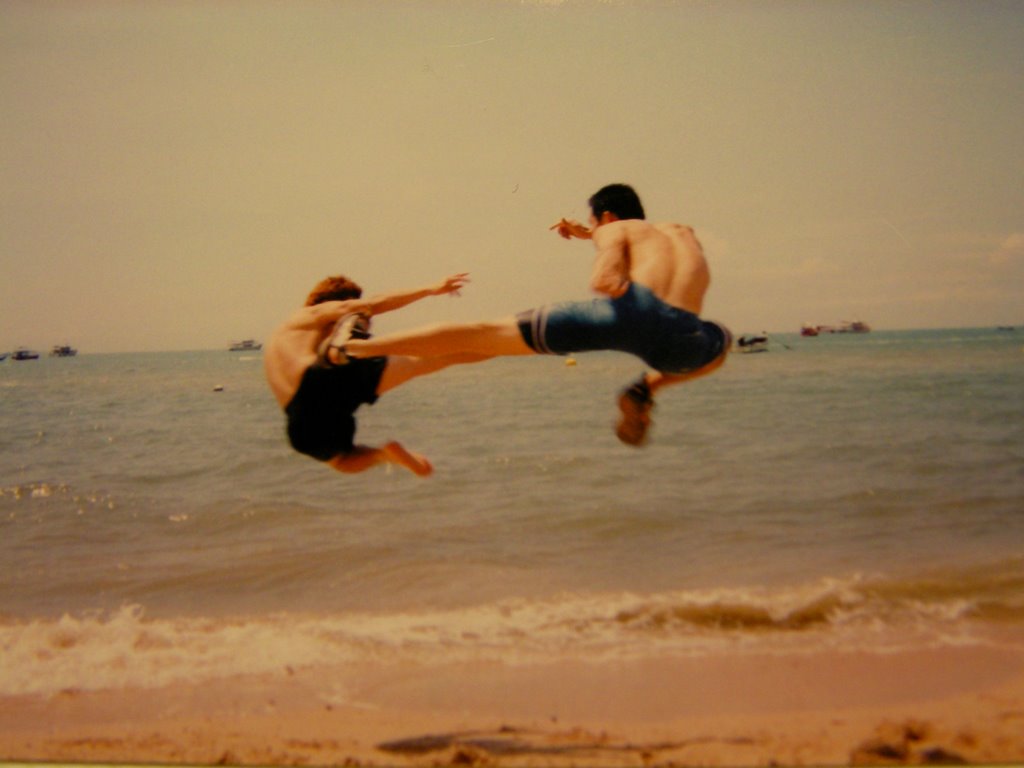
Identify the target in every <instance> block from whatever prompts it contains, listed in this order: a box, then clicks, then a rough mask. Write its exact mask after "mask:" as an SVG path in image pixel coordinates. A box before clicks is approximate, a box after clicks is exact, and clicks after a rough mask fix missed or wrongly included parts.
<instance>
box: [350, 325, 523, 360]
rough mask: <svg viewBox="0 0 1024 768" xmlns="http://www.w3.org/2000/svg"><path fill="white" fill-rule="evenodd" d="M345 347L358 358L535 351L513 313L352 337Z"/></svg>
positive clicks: (486, 355)
mask: <svg viewBox="0 0 1024 768" xmlns="http://www.w3.org/2000/svg"><path fill="white" fill-rule="evenodd" d="M345 351H346V353H348V354H349V355H350V356H351V357H357V358H358V357H376V356H378V355H411V356H413V357H438V356H442V355H450V354H453V353H457V352H461V353H467V352H468V353H473V354H477V355H481V356H482V357H483V358H486V357H494V356H498V355H532V354H536V353H535V352H534V351H533V350H532V349H531V348H530V347H529V346H528V345H527V343H526V342H525V341H523V336H522V334H521V333H520V332H519V325H518V323H517V321H516V318H515V317H514V316H509V317H507V318H503V319H501V320H492V321H485V322H480V323H441V324H437V325H429V326H426V327H424V328H414V329H413V330H411V331H401V332H399V333H389V334H385V335H384V336H374V337H373V338H370V339H352V340H351V341H348V342H347V343H346V344H345ZM481 359H482V358H481Z"/></svg>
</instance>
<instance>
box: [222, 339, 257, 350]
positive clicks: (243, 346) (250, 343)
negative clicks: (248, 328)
mask: <svg viewBox="0 0 1024 768" xmlns="http://www.w3.org/2000/svg"><path fill="white" fill-rule="evenodd" d="M261 349H263V345H262V344H260V343H259V342H258V341H256V340H255V339H243V340H242V341H233V342H231V346H229V347H228V351H230V352H259V351H260V350H261Z"/></svg>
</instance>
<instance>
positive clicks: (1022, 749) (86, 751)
mask: <svg viewBox="0 0 1024 768" xmlns="http://www.w3.org/2000/svg"><path fill="white" fill-rule="evenodd" d="M0 760H6V761H27V762H39V761H49V762H85V763H97V762H111V763H165V764H186V763H187V764H202V765H212V764H238V765H306V764H309V765H327V764H331V765H396V764H398V765H413V766H433V765H444V764H453V763H461V764H487V765H492V766H568V765H648V764H652V763H660V764H669V763H672V764H688V765H694V764H700V765H710V766H740V765H772V764H774V765H806V764H816V765H850V764H911V763H914V764H921V763H931V764H938V763H944V764H952V763H989V764H991V763H1007V762H1010V763H1018V762H1024V651H1021V650H1015V649H994V648H979V647H970V648H944V649H936V650H923V651H918V652H900V653H889V654H873V653H867V652H831V651H817V652H813V653H803V654H784V655H783V654H779V655H771V656H768V655H763V656H753V655H750V656H727V655H719V656H707V657H693V658H665V659H648V660H645V661H636V662H622V663H617V664H604V665H597V664H593V663H589V662H578V661H572V660H566V661H558V662H550V663H545V664H542V665H531V666H519V667H516V666H510V665H505V664H500V663H494V662H487V663H484V662H480V663H476V664H474V663H468V664H467V663H460V664H448V665H435V666H430V667H423V666H418V665H414V664H404V663H398V664H388V665H379V666H376V667H369V668H367V667H363V668H361V669H358V670H354V669H347V670H341V669H331V670H325V669H305V670H288V669H286V670H284V671H282V673H281V674H280V675H275V676H259V677H256V676H253V677H248V678H235V679H231V680H224V681H221V682H219V683H217V684H213V685H206V686H192V685H175V686H169V687H165V688H161V689H157V690H131V691H96V692H88V691H81V692H77V691H65V692H62V693H60V694H58V695H56V696H52V697H46V698H44V697H34V696H18V697H0Z"/></svg>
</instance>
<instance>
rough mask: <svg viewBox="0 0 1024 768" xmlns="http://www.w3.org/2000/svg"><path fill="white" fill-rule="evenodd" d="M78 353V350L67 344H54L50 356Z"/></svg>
mask: <svg viewBox="0 0 1024 768" xmlns="http://www.w3.org/2000/svg"><path fill="white" fill-rule="evenodd" d="M77 354H78V350H77V349H75V348H74V347H69V346H68V345H67V344H54V345H53V349H51V350H50V357H74V356H75V355H77Z"/></svg>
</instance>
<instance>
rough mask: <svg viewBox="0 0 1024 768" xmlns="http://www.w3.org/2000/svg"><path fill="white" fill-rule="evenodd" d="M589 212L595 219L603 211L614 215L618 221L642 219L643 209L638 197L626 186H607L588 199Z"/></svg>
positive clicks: (598, 217)
mask: <svg viewBox="0 0 1024 768" xmlns="http://www.w3.org/2000/svg"><path fill="white" fill-rule="evenodd" d="M589 202H590V210H591V212H592V213H593V214H594V217H595V218H597V219H600V218H601V214H602V213H604V212H605V211H609V212H611V213H614V214H615V215H616V216H618V217H619V218H620V219H644V218H647V217H646V216H644V207H643V206H642V205H641V204H640V197H639V196H638V195H637V193H636V191H635V190H634V189H633V188H632V187H631V186H629V185H628V184H609V185H608V186H607V187H601V189H599V190H597V192H595V193H594V194H593V195H592V196H591V198H590V201H589Z"/></svg>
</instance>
